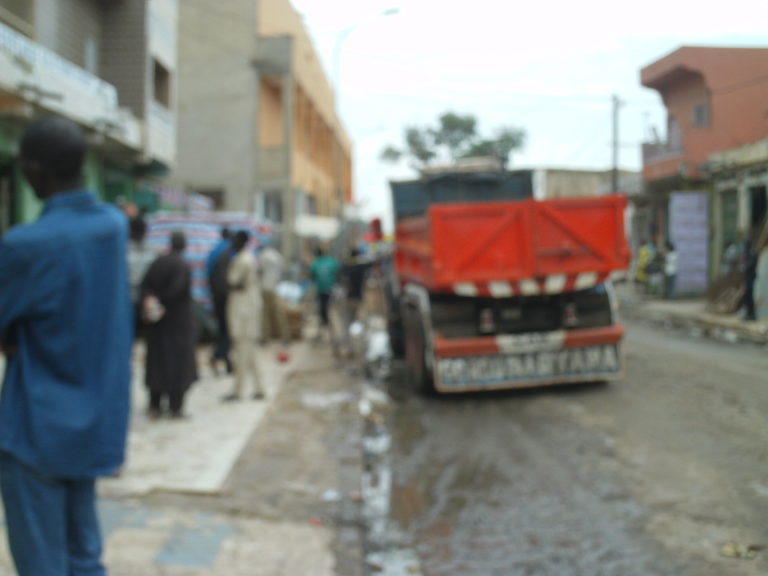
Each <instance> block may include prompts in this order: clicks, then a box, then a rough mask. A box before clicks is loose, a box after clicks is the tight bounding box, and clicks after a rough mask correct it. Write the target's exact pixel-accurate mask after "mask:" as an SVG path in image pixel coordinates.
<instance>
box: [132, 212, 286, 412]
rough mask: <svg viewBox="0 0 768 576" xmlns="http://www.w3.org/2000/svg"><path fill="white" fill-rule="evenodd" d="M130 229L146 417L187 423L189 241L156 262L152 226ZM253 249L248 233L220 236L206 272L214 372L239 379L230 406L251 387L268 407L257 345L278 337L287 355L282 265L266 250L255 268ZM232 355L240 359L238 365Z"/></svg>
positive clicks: (191, 371) (192, 347)
mask: <svg viewBox="0 0 768 576" xmlns="http://www.w3.org/2000/svg"><path fill="white" fill-rule="evenodd" d="M130 222H131V224H130V230H131V242H130V247H129V252H128V263H129V270H130V278H131V282H132V297H133V300H134V309H135V310H136V314H135V316H136V320H135V323H136V329H137V331H139V332H140V333H141V334H142V335H143V337H144V339H145V342H146V362H145V383H146V387H147V390H148V394H149V405H148V414H149V416H150V418H152V419H156V418H159V417H160V416H161V415H163V414H164V413H166V412H167V413H168V414H169V415H170V417H171V418H183V417H184V416H185V415H184V412H183V405H184V397H185V395H186V393H187V391H188V390H189V388H190V386H191V385H192V383H193V382H194V381H195V380H197V378H198V370H197V361H196V348H197V341H198V335H197V330H196V324H195V323H196V319H195V304H194V301H193V299H192V274H191V269H190V266H189V264H188V263H187V262H186V260H185V259H184V256H183V253H184V250H185V248H186V239H185V237H184V234H183V233H182V232H174V233H172V234H171V237H170V245H169V250H168V252H167V253H165V254H157V252H156V251H154V250H153V249H151V248H149V247H148V246H147V245H146V244H145V242H144V234H145V233H146V224H145V223H144V221H143V219H142V218H141V216H137V217H135V218H132V219H131V220H130ZM250 243H251V238H250V234H249V233H248V232H247V231H245V230H238V231H236V232H234V233H231V232H230V230H229V229H227V228H224V229H222V236H221V240H220V241H219V243H218V244H216V246H214V248H213V249H212V250H211V252H210V254H209V256H208V261H207V266H206V272H207V278H208V283H209V288H210V293H211V300H212V304H213V314H214V319H215V323H216V327H217V334H216V343H215V347H214V350H213V354H212V356H211V359H210V364H211V368H212V370H213V372H214V374H217V373H218V368H219V364H220V363H223V364H224V368H225V370H226V372H227V373H228V374H234V383H233V388H232V390H231V392H229V393H228V394H226V395H225V396H223V397H222V400H223V401H227V402H233V401H237V400H240V399H241V398H242V396H243V393H244V389H245V385H246V380H250V381H251V382H252V387H253V392H252V395H251V396H252V398H254V399H263V398H264V388H263V386H262V381H261V374H260V372H259V368H258V364H257V357H256V350H255V345H256V343H257V342H258V341H261V342H262V343H266V342H267V341H268V340H269V339H270V338H271V337H272V336H274V335H278V336H279V337H280V339H281V342H282V343H283V346H284V347H286V346H287V344H288V341H289V335H288V331H287V324H286V321H285V316H284V314H283V313H282V307H281V306H280V305H279V303H278V301H277V296H276V289H277V285H278V283H279V282H280V281H281V280H282V274H283V258H282V256H281V255H280V253H279V252H278V251H277V250H275V249H274V248H272V247H271V246H269V245H268V244H267V243H266V242H265V243H262V245H261V246H260V249H259V251H260V253H259V259H258V266H257V261H256V258H255V256H254V254H253V252H252V250H250V248H249V246H250ZM273 326H276V328H273ZM230 352H234V360H233V359H232V358H231V357H230ZM281 358H284V359H287V352H285V351H283V352H281Z"/></svg>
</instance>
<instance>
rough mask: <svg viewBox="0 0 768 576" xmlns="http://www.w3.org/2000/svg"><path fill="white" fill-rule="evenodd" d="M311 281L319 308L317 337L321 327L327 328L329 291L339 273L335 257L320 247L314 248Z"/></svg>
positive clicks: (310, 271)
mask: <svg viewBox="0 0 768 576" xmlns="http://www.w3.org/2000/svg"><path fill="white" fill-rule="evenodd" d="M309 274H310V277H311V278H312V282H314V284H315V292H316V294H317V304H318V308H319V310H320V330H318V338H319V337H320V333H321V331H322V330H323V329H325V330H329V332H330V329H329V326H330V321H329V317H328V304H329V302H330V300H331V292H332V291H333V287H334V286H335V285H336V279H337V276H338V274H339V263H338V262H337V261H336V259H335V258H334V257H333V256H331V255H329V254H326V252H325V250H323V249H322V248H321V247H319V246H318V247H317V248H315V260H314V262H312V266H311V267H310V269H309Z"/></svg>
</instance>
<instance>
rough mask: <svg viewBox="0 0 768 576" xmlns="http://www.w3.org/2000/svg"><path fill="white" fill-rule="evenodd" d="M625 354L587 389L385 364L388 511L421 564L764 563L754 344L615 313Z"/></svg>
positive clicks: (758, 366)
mask: <svg viewBox="0 0 768 576" xmlns="http://www.w3.org/2000/svg"><path fill="white" fill-rule="evenodd" d="M625 351H626V367H627V375H626V377H625V379H624V380H623V381H621V382H617V383H614V384H611V385H602V386H601V385H591V386H579V387H566V388H558V389H542V390H536V391H518V392H504V393H494V394H475V395H471V396H464V397H439V398H424V397H420V396H417V395H415V394H412V393H410V392H408V391H407V389H405V387H404V386H403V384H402V381H403V379H402V377H401V376H399V375H398V374H397V369H396V370H395V374H394V375H393V377H392V379H391V380H392V382H391V384H390V387H389V390H390V394H391V396H392V398H393V400H394V403H395V405H394V410H392V411H391V413H390V416H389V418H388V423H389V427H390V432H391V435H392V447H391V455H390V461H391V465H392V494H391V505H390V509H391V516H392V519H393V522H394V524H396V525H397V526H398V527H399V528H400V529H401V530H402V531H403V533H404V535H405V539H406V540H407V541H408V544H409V546H410V547H411V548H412V549H413V550H414V551H415V553H416V555H417V556H418V558H419V561H420V567H421V571H422V573H423V574H425V575H427V576H444V575H468V576H469V575H477V576H480V575H482V576H495V575H498V576H502V575H503V576H517V575H529V574H530V575H537V576H538V575H542V576H543V575H553V576H554V575H558V576H560V575H571V576H577V575H584V576H599V575H606V576H608V575H611V576H613V575H615V576H634V575H637V576H650V575H668V574H669V575H671V574H679V575H690V576H709V575H711V576H722V575H742V574H743V575H752V574H754V575H757V574H766V573H768V557H767V556H768V553H767V552H766V551H763V550H761V549H760V548H761V546H763V545H766V544H768V522H766V518H768V474H766V473H767V472H768V426H766V415H768V351H766V350H765V349H764V348H754V347H749V346H744V345H741V346H730V345H727V344H722V343H716V342H712V341H707V340H696V339H693V338H691V337H689V336H687V335H685V334H681V333H675V332H666V331H663V330H658V329H654V328H649V327H645V326H642V325H634V324H631V323H630V324H629V325H628V337H627V340H626V347H625ZM734 550H735V551H737V554H736V555H738V552H741V553H742V555H743V556H744V557H742V558H729V557H726V556H724V555H723V554H728V553H729V552H733V551H734ZM747 551H749V554H748V556H749V557H747V554H746V552H747ZM731 555H733V554H731Z"/></svg>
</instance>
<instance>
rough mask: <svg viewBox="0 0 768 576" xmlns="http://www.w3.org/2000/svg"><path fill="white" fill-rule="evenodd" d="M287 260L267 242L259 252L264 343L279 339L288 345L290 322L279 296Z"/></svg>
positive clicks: (262, 335) (284, 344)
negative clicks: (278, 292)
mask: <svg viewBox="0 0 768 576" xmlns="http://www.w3.org/2000/svg"><path fill="white" fill-rule="evenodd" d="M284 271H285V260H284V259H283V256H282V255H281V254H280V252H278V251H277V250H276V249H275V248H274V247H273V246H272V245H271V243H270V242H269V241H268V240H267V241H265V242H264V243H262V246H261V250H260V252H259V274H260V275H261V298H262V304H263V307H264V308H263V309H264V313H263V314H262V322H263V323H262V330H261V337H262V343H265V344H266V343H267V342H269V341H270V340H272V339H274V338H279V339H280V342H281V343H282V345H283V346H287V345H288V341H289V334H288V321H287V318H286V316H285V309H284V308H283V305H282V303H281V302H280V299H279V298H278V296H277V285H278V284H280V282H281V281H282V279H283V273H284Z"/></svg>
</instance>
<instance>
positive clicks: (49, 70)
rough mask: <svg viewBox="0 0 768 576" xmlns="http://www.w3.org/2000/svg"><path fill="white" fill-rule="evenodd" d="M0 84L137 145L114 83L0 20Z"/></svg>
mask: <svg viewBox="0 0 768 576" xmlns="http://www.w3.org/2000/svg"><path fill="white" fill-rule="evenodd" d="M0 90H1V91H3V92H5V93H7V94H11V95H14V96H16V97H18V98H20V99H22V100H24V101H26V102H29V103H31V104H36V105H39V106H40V107H42V108H45V109H47V110H49V111H51V112H54V113H57V114H62V115H64V116H67V117H69V118H71V119H73V120H76V121H78V122H80V123H82V124H85V125H88V126H91V127H93V128H95V129H97V130H100V131H101V130H107V128H106V127H109V130H108V132H109V135H110V136H111V137H112V138H114V139H116V140H118V141H120V142H122V143H123V144H125V145H126V146H130V147H134V148H136V147H139V146H140V144H141V142H140V140H139V139H138V138H137V134H136V130H135V129H134V128H135V126H134V124H135V118H132V117H130V116H129V115H128V113H127V112H126V111H125V110H121V109H120V107H119V104H118V98H117V89H116V88H115V87H114V86H113V85H112V84H109V83H108V82H105V81H104V80H102V79H101V78H99V77H98V76H96V75H94V74H91V73H90V72H88V71H87V70H85V69H83V68H80V67H79V66H77V65H76V64H74V63H72V62H70V61H69V60H66V59H65V58H62V57H61V56H59V55H58V54H56V53H55V52H52V51H51V50H49V49H47V48H45V47H44V46H42V45H40V44H38V43H37V42H35V41H33V40H31V39H30V38H27V37H26V36H24V35H23V34H20V33H19V32H17V31H16V30H14V29H13V28H11V27H10V26H8V25H6V24H3V23H2V22H0Z"/></svg>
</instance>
